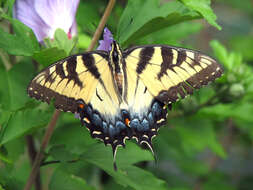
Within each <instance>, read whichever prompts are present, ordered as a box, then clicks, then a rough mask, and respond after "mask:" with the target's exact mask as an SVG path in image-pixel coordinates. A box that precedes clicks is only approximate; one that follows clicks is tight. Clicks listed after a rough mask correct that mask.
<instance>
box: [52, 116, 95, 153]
mask: <svg viewBox="0 0 253 190" xmlns="http://www.w3.org/2000/svg"><path fill="white" fill-rule="evenodd" d="M71 120H72V122H71ZM59 125H60V126H61V127H59V128H56V129H55V132H54V134H53V136H52V138H51V140H50V144H49V147H55V146H59V145H63V144H64V146H65V149H66V150H67V151H69V152H70V153H71V154H75V155H76V154H77V155H81V154H82V153H84V152H85V151H86V148H87V147H89V146H90V145H92V144H94V143H96V142H97V141H96V140H94V139H93V138H91V137H90V133H89V131H88V130H87V129H86V128H85V127H82V126H81V123H80V121H79V120H78V119H76V118H74V114H72V113H64V114H62V116H61V118H60V120H59Z"/></svg>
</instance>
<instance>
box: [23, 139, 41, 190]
mask: <svg viewBox="0 0 253 190" xmlns="http://www.w3.org/2000/svg"><path fill="white" fill-rule="evenodd" d="M26 144H27V149H28V155H29V158H30V163H31V165H33V163H34V160H35V157H36V154H37V152H36V149H35V145H34V140H33V136H32V135H27V136H26ZM34 186H35V189H36V190H41V181H40V172H39V171H38V174H37V175H36V178H35V183H34Z"/></svg>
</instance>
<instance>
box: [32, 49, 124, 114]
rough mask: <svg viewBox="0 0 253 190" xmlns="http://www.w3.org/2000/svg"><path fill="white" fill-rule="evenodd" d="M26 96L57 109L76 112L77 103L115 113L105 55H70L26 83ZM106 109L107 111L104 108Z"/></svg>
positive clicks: (94, 53)
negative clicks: (52, 105)
mask: <svg viewBox="0 0 253 190" xmlns="http://www.w3.org/2000/svg"><path fill="white" fill-rule="evenodd" d="M27 90H28V94H29V96H31V97H34V98H36V99H38V100H42V101H45V102H47V103H49V102H50V101H51V100H52V99H54V105H55V107H56V108H57V109H60V110H63V111H70V112H73V113H74V112H77V108H78V102H79V100H81V101H82V102H83V103H84V104H91V106H92V107H93V109H94V110H98V111H99V112H101V114H104V115H109V116H111V117H112V116H113V115H114V114H115V113H117V112H118V109H119V108H118V105H119V101H120V98H119V96H118V94H117V92H116V90H115V88H114V81H113V78H112V75H111V69H110V67H109V65H108V55H107V53H106V52H103V51H101V52H99V51H96V52H89V53H84V54H79V55H74V56H70V57H68V58H66V59H63V60H61V61H58V62H56V63H55V64H53V65H51V66H49V67H48V68H46V69H44V70H43V71H42V72H40V73H39V74H38V75H37V76H36V77H35V78H34V79H33V80H32V81H31V82H30V84H29V86H28V88H27ZM108 107H110V108H111V109H106V108H108Z"/></svg>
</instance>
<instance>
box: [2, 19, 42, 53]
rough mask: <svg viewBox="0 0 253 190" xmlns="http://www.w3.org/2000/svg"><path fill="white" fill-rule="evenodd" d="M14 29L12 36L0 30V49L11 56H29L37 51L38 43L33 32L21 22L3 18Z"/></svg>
mask: <svg viewBox="0 0 253 190" xmlns="http://www.w3.org/2000/svg"><path fill="white" fill-rule="evenodd" d="M4 18H5V19H8V20H9V21H10V22H11V24H12V26H13V29H14V34H9V33H7V32H5V31H4V30H3V29H1V28H0V48H2V49H3V50H5V51H7V52H8V53H9V54H12V55H23V56H31V55H33V54H34V52H36V51H39V49H40V47H39V43H38V41H37V39H36V37H35V35H34V33H33V31H32V30H31V29H30V28H29V27H27V26H26V25H24V24H23V23H22V22H20V21H18V20H16V19H12V18H10V17H8V16H6V15H5V16H4Z"/></svg>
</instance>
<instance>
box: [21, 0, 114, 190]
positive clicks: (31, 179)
mask: <svg viewBox="0 0 253 190" xmlns="http://www.w3.org/2000/svg"><path fill="white" fill-rule="evenodd" d="M114 4H115V0H110V1H109V3H108V5H107V7H106V10H105V12H104V15H103V17H102V19H101V21H100V23H99V25H98V27H97V29H96V32H95V34H94V36H93V38H92V40H91V44H90V46H89V48H88V51H90V50H92V49H93V48H94V47H95V45H96V43H97V41H98V39H99V36H100V35H101V33H102V31H103V28H104V26H105V23H106V21H107V19H108V17H109V15H110V13H111V11H112V8H113V6H114ZM59 115H60V111H59V110H55V112H54V114H53V116H52V118H51V121H50V123H49V124H48V127H47V130H46V133H45V135H44V137H43V141H42V144H41V147H40V150H39V152H38V153H37V155H36V158H35V161H34V164H33V167H32V171H31V173H30V176H29V178H28V180H27V182H26V185H25V188H24V190H30V189H31V187H32V184H33V182H34V179H35V177H36V175H37V173H38V171H39V168H40V164H41V161H42V160H43V157H44V154H43V153H44V151H45V149H46V147H47V145H48V142H49V140H50V137H51V135H52V133H53V130H54V127H55V124H56V122H57V119H58V117H59Z"/></svg>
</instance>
